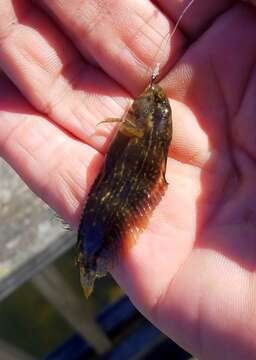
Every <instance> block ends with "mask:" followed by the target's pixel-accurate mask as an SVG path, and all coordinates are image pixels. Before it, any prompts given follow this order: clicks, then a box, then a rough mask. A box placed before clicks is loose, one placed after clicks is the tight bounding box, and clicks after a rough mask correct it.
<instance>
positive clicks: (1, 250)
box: [0, 158, 75, 300]
mask: <svg viewBox="0 0 256 360" xmlns="http://www.w3.org/2000/svg"><path fill="white" fill-rule="evenodd" d="M74 243H75V236H74V233H72V232H70V231H67V230H65V229H64V227H63V225H61V224H60V222H58V221H57V220H56V219H55V220H54V215H53V212H51V211H50V210H49V208H48V207H47V206H46V205H45V204H44V203H43V202H42V201H41V200H40V199H39V198H37V197H36V196H35V195H34V194H33V193H32V192H31V191H30V190H29V189H28V188H27V186H26V185H25V184H24V183H23V181H22V180H21V179H20V178H19V177H18V175H17V174H16V173H15V172H14V171H13V170H12V169H11V168H10V167H9V166H8V165H7V164H6V163H5V162H4V161H3V160H2V159H1V158H0V300H1V299H3V298H4V297H6V296H7V295H9V294H10V293H11V292H12V291H13V290H15V289H16V288H17V287H18V286H20V285H21V284H22V283H23V282H25V281H26V280H28V279H30V278H31V277H32V276H33V275H34V274H35V273H37V272H38V271H40V270H42V269H43V268H44V267H45V266H46V265H47V264H49V263H51V262H52V261H53V260H54V259H55V258H57V257H58V256H60V255H61V254H62V253H64V252H65V251H66V250H67V249H69V248H70V247H72V246H73V245H74Z"/></svg>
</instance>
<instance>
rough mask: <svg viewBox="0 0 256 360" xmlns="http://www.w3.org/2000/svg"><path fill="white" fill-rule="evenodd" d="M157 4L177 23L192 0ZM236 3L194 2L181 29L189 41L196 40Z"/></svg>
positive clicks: (164, 0)
mask: <svg viewBox="0 0 256 360" xmlns="http://www.w3.org/2000/svg"><path fill="white" fill-rule="evenodd" d="M155 2H156V3H157V4H158V6H159V7H160V8H161V9H162V10H163V11H164V12H165V13H166V14H168V16H170V18H171V19H172V20H173V21H175V22H176V21H177V20H178V18H179V16H180V15H181V13H182V11H183V10H184V9H185V7H186V6H187V5H188V4H189V3H190V2H191V0H182V1H180V0H174V1H169V0H155ZM235 2H237V1H236V0H216V1H211V0H207V1H205V0H194V2H193V3H192V5H191V6H190V7H189V9H188V10H187V11H186V13H185V14H184V16H183V17H182V20H181V22H180V26H179V27H180V29H182V32H183V33H184V35H185V36H186V37H187V38H188V39H196V38H197V37H198V36H200V35H201V34H202V32H203V31H205V30H206V29H207V27H208V26H209V25H210V24H211V23H212V21H213V20H214V19H215V18H216V17H217V16H218V15H220V14H222V13H223V12H224V11H226V10H227V9H228V8H230V7H231V6H232V5H233V4H234V3H235Z"/></svg>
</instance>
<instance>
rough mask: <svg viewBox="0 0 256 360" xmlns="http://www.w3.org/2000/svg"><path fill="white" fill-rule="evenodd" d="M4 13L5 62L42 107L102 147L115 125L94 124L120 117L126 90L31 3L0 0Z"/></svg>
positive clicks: (1, 56) (1, 42) (0, 22)
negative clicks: (83, 56)
mask: <svg viewBox="0 0 256 360" xmlns="http://www.w3.org/2000/svg"><path fill="white" fill-rule="evenodd" d="M2 10H3V11H4V12H3V11H2ZM0 14H1V15H0V67H2V69H3V70H4V71H5V72H6V73H7V74H8V76H9V77H10V78H11V79H12V80H13V82H14V83H15V84H16V85H17V86H18V87H19V89H20V90H21V92H22V93H23V94H24V95H25V97H26V98H27V99H28V100H29V101H30V102H31V104H32V105H33V106H34V107H35V108H36V109H37V110H38V111H40V112H43V113H45V114H46V115H47V116H49V117H51V119H53V120H54V121H55V122H56V123H57V124H58V125H60V126H62V127H64V128H66V129H68V131H71V132H72V133H73V134H74V135H75V136H76V137H78V138H80V139H81V140H83V141H85V142H87V143H88V144H90V145H92V146H93V147H95V148H96V149H98V150H102V147H103V146H104V144H105V141H106V136H107V134H108V133H109V128H110V126H102V127H100V128H99V129H95V124H96V123H98V122H100V121H101V120H103V119H104V118H105V117H119V116H121V114H122V111H123V107H124V106H125V104H126V101H127V100H126V99H125V97H127V94H126V93H125V92H124V91H123V90H122V89H121V88H120V87H119V86H118V85H117V84H115V82H114V81H111V80H110V79H109V78H108V77H107V76H106V75H105V74H103V72H102V71H100V70H99V69H96V68H94V67H92V66H90V65H87V64H85V63H84V62H83V61H82V59H81V57H80V55H79V53H78V51H77V50H76V49H75V48H74V47H73V46H72V44H71V43H70V41H69V40H68V39H67V38H66V37H65V36H64V35H63V34H62V33H61V32H60V31H59V30H58V29H57V28H56V26H55V25H54V23H53V22H52V21H51V20H50V19H49V18H48V17H47V16H46V15H45V14H44V13H43V12H42V11H41V10H39V9H38V8H37V7H36V6H35V5H33V4H31V2H27V1H22V0H21V1H19V2H12V1H10V0H1V1H0Z"/></svg>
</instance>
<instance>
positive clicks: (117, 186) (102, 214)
mask: <svg viewBox="0 0 256 360" xmlns="http://www.w3.org/2000/svg"><path fill="white" fill-rule="evenodd" d="M171 138H172V119H171V107H170V104H169V100H168V98H167V96H166V95H165V92H164V90H163V89H162V88H161V87H160V86H159V85H157V84H153V83H151V84H150V85H149V86H148V87H147V88H146V89H145V90H144V92H143V93H142V94H141V95H140V96H139V97H138V98H137V99H136V100H135V101H134V102H133V104H132V106H131V108H130V109H129V111H128V113H127V114H126V116H125V118H124V120H123V121H122V123H121V125H120V128H119V130H118V132H117V134H116V135H115V137H114V139H113V141H112V143H111V145H110V148H109V150H108V153H107V155H106V158H105V161H104V164H103V166H102V169H101V171H100V173H99V174H98V176H97V178H96V180H95V182H94V184H93V186H92V188H91V190H90V192H89V194H88V197H87V201H86V205H85V208H84V211H83V215H82V217H81V222H80V225H79V230H78V242H77V246H78V252H79V254H78V257H77V262H78V264H79V266H80V274H81V282H82V286H83V288H84V291H85V294H86V296H89V295H90V293H91V291H92V289H93V285H94V280H95V278H96V277H101V276H104V275H106V273H107V272H108V271H110V270H111V269H112V268H113V267H114V265H115V264H116V263H117V262H118V261H119V260H120V257H121V256H122V255H123V254H124V253H125V251H126V250H127V249H128V248H129V246H131V244H132V242H133V239H134V238H135V237H136V233H138V231H139V230H140V229H142V228H143V227H144V226H145V224H146V221H147V217H148V215H149V214H150V213H151V211H152V210H153V209H154V208H155V206H156V205H157V204H158V202H159V201H160V199H161V197H162V195H163V194H164V191H165V189H166V187H167V182H166V180H165V170H166V161H167V156H168V149H169V145H170V142H171Z"/></svg>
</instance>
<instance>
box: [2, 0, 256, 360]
mask: <svg viewBox="0 0 256 360" xmlns="http://www.w3.org/2000/svg"><path fill="white" fill-rule="evenodd" d="M39 2H40V1H39ZM6 3H8V4H9V5H8V6H9V7H10V6H11V5H10V3H9V1H7V0H6ZM45 3H48V4H52V5H50V6H51V8H52V9H51V11H53V12H55V14H61V15H59V16H61V17H63V19H64V21H63V26H64V28H65V29H66V31H67V32H68V31H71V30H70V29H71V28H70V24H71V18H72V16H71V18H70V9H68V7H69V5H68V4H70V3H69V2H68V1H66V2H65V1H64V2H63V4H64V5H63V6H62V7H60V8H58V5H56V4H57V2H56V4H55V1H45ZM95 3H97V2H95ZM117 3H118V2H117ZM161 3H162V5H163V6H166V7H167V12H168V7H170V8H171V6H169V5H168V2H165V1H164V0H162V1H161ZM205 3H207V2H205ZM224 3H225V2H223V1H222V4H224ZM20 4H21V5H19V9H15V10H17V14H20V17H18V21H20V22H21V23H22V24H23V26H27V27H28V28H30V29H33V28H34V27H37V31H38V32H37V34H36V35H35V34H34V35H33V36H35V38H33V39H34V40H33V39H32V37H31V39H30V40H31V44H30V43H29V41H28V42H27V43H28V45H26V46H25V48H26V51H27V54H28V53H29V54H30V55H31V57H32V58H33V56H34V59H33V60H32V62H31V63H30V62H29V61H27V62H26V59H31V58H29V57H27V58H26V57H25V56H24V57H23V58H21V59H20V61H19V62H17V63H15V61H13V59H15V56H17V54H15V52H14V51H12V50H10V49H11V46H10V45H12V46H14V45H13V43H14V44H16V45H15V46H17V44H19V42H18V41H16V43H15V42H13V43H12V41H13V38H15V31H13V32H12V33H11V34H10V35H9V34H7V35H6V33H7V30H6V28H7V26H6V28H5V21H4V19H3V21H2V23H1V25H0V31H3V34H4V35H5V36H3V37H2V39H3V40H2V42H3V45H2V49H1V50H0V64H2V67H3V69H4V70H5V71H7V73H8V74H9V75H10V77H11V78H12V79H13V81H14V82H15V83H16V84H17V85H18V87H19V88H20V89H21V91H22V92H23V94H24V95H25V96H26V97H27V98H28V99H29V101H30V103H32V105H33V108H32V106H31V105H29V104H28V103H26V101H25V100H24V98H22V96H21V95H20V94H19V93H18V92H17V91H16V90H15V88H14V87H13V86H12V85H11V84H10V82H9V81H8V80H6V79H5V78H4V77H2V79H1V83H0V87H1V88H2V89H5V91H4V92H3V93H2V94H1V96H0V106H1V107H0V111H1V112H0V120H1V121H0V149H1V153H2V155H3V157H5V158H6V159H7V161H9V162H10V164H11V165H12V166H13V167H14V168H15V169H16V170H17V171H18V172H19V173H20V174H21V175H22V177H23V178H24V180H25V181H26V182H27V183H28V184H29V185H30V187H31V188H32V189H33V190H34V191H35V192H36V193H38V194H39V195H40V196H41V197H42V198H43V199H45V201H47V202H48V203H49V204H50V205H51V206H52V207H54V208H55V209H56V210H57V211H58V212H59V213H60V214H61V215H62V216H63V217H64V218H65V219H66V220H67V221H69V222H70V223H71V224H77V222H78V219H79V214H80V212H81V205H82V202H83V199H84V196H85V191H87V190H88V188H89V187H90V185H91V183H92V181H93V179H94V177H95V175H96V173H97V171H98V168H99V166H100V164H101V161H102V155H101V154H100V153H104V151H105V150H104V149H105V142H106V141H105V140H106V138H107V134H108V131H109V130H108V129H107V128H104V127H103V128H98V129H97V130H95V125H96V124H97V123H98V122H99V121H101V120H102V119H103V118H104V117H108V116H117V115H118V116H120V115H121V113H122V111H123V108H124V107H125V103H126V98H127V97H128V95H127V93H125V91H124V90H122V88H120V86H119V85H117V83H116V82H115V81H114V80H111V76H113V77H114V79H115V80H116V81H117V82H119V83H120V84H121V85H123V87H124V88H126V89H127V90H128V91H129V92H131V93H138V90H139V89H142V88H143V86H144V85H145V84H146V81H147V79H148V74H147V73H146V72H145V71H144V70H145V66H143V62H144V61H147V62H148V63H151V64H153V62H154V61H155V58H154V57H153V56H152V58H151V59H148V58H147V56H146V55H145V54H144V53H143V51H142V50H141V44H140V42H139V40H138V39H137V40H136V41H137V42H136V41H134V43H133V44H131V43H130V44H129V38H128V44H129V45H130V50H129V51H127V49H129V47H128V48H123V49H122V51H119V52H118V53H117V54H116V53H115V51H114V50H115V47H114V45H112V43H110V46H109V48H110V50H109V49H108V47H107V46H106V45H104V44H106V41H107V40H108V36H110V35H111V36H112V34H110V33H111V31H110V30H109V28H108V27H106V28H107V29H108V31H106V32H105V33H102V38H101V37H99V38H97V34H98V32H100V30H101V29H100V25H99V26H98V27H99V29H98V30H97V28H96V30H95V28H94V27H93V26H92V28H90V27H89V31H88V28H87V33H86V32H85V30H84V32H82V31H80V32H79V31H77V29H80V30H83V26H84V29H86V21H85V25H81V24H80V25H79V17H78V18H77V20H74V21H75V23H76V22H77V23H76V25H77V27H75V26H74V28H75V30H74V29H73V28H72V31H71V33H72V36H73V37H74V38H75V43H76V45H77V46H78V47H79V48H80V51H81V52H82V54H83V55H84V57H85V59H86V60H87V61H88V62H90V61H94V60H93V59H94V58H96V60H97V61H98V62H99V63H100V65H101V66H102V67H103V68H104V70H105V71H106V72H108V73H109V77H108V76H107V75H104V74H103V73H102V72H101V71H100V70H99V69H98V68H92V67H91V65H89V64H87V65H84V62H83V61H82V60H81V58H80V57H79V55H78V52H77V51H76V50H75V48H74V47H73V46H72V44H71V43H70V40H68V39H67V38H66V37H65V36H63V35H61V33H60V32H59V31H58V29H55V25H54V23H53V22H52V21H51V20H49V18H46V16H45V15H44V14H43V13H42V12H41V10H39V9H36V10H35V11H34V13H33V15H31V16H30V17H29V16H27V17H26V15H24V14H26V13H27V11H28V9H29V10H30V7H32V5H22V2H20ZM24 4H25V3H24ZM8 6H7V7H8ZM25 6H26V7H27V8H26V9H25ZM73 6H74V2H73ZM147 6H148V7H147ZM147 6H146V5H144V7H145V9H144V8H143V10H145V12H144V13H143V15H144V16H145V19H144V22H145V24H144V25H145V31H147V30H148V31H149V27H148V25H146V20H147V21H148V18H149V19H151V20H152V16H151V17H149V15H150V14H151V15H152V12H153V10H152V8H151V7H152V6H151V5H147ZM203 6H204V5H202V9H203ZM218 6H219V7H220V9H219V12H221V11H223V10H224V9H221V5H218ZM218 6H217V8H218ZM223 6H224V5H223ZM225 6H226V8H227V4H226V5H225ZM225 6H224V7H225ZM121 7H122V6H120V8H121ZM142 7H143V6H142ZM177 7H178V5H177V4H176V8H175V6H174V9H172V10H173V11H174V12H175V9H176V11H178V10H177ZM146 9H147V11H146ZM101 10H102V9H101ZM137 10H138V9H137ZM140 10H141V9H140ZM169 10H170V9H169ZM196 10H197V11H198V8H197V9H196ZM65 11H66V13H65ZM120 11H121V10H120ZM58 12H59V13H58ZM210 12H211V11H210V10H209V11H208V12H207V10H205V12H204V11H203V15H202V19H201V20H200V21H198V27H197V26H196V24H195V23H194V21H193V19H192V17H191V18H189V17H188V20H187V23H184V24H183V26H184V29H185V30H186V31H187V35H191V37H192V38H193V37H194V38H197V40H196V41H195V42H194V45H193V46H192V47H190V48H189V49H188V50H187V51H186V52H185V53H184V54H183V56H182V57H180V55H181V52H182V50H181V49H182V48H183V47H184V45H185V40H184V38H183V37H182V36H181V35H179V36H178V39H177V41H176V45H175V46H174V49H173V51H172V52H171V56H170V62H169V65H171V64H170V63H171V62H172V60H174V59H176V58H177V57H180V60H179V62H178V63H177V64H176V66H175V70H174V71H172V72H170V73H169V74H167V75H166V76H165V78H164V79H163V86H164V87H165V89H167V92H168V94H169V95H170V97H172V98H175V99H176V101H174V100H173V101H172V105H173V113H174V115H173V118H174V139H173V144H172V148H171V152H170V158H169V160H168V168H167V179H168V181H169V183H170V185H169V188H168V191H167V193H166V196H165V197H164V199H163V200H162V201H161V203H160V205H159V206H158V208H157V209H156V210H155V212H154V214H153V216H152V218H151V219H150V223H149V226H148V228H147V229H146V231H145V232H144V233H143V234H142V235H141V236H140V238H139V241H138V242H137V244H136V245H135V246H134V247H133V248H132V249H131V251H130V253H129V255H128V256H127V258H126V259H125V260H124V261H123V263H122V264H120V266H119V267H118V268H117V269H115V271H114V276H115V277H116V278H117V280H118V282H119V283H120V284H121V285H122V286H123V287H124V288H125V290H126V291H127V293H128V294H129V296H130V297H131V298H132V300H133V301H134V303H135V304H136V305H137V306H138V308H140V309H141V311H142V312H143V313H144V314H145V315H146V316H147V317H148V318H150V319H151V320H152V321H153V322H154V323H155V324H156V325H157V326H159V328H160V329H162V330H163V331H165V332H166V333H167V334H168V335H169V336H171V337H172V338H174V339H175V340H176V341H178V342H179V343H181V344H182V345H183V346H184V347H186V348H187V349H188V350H190V351H191V352H193V353H194V354H196V355H199V356H201V357H202V358H204V357H205V358H207V359H211V358H213V359H216V358H221V356H222V358H223V354H225V356H226V357H225V358H227V359H228V358H229V355H230V357H231V355H232V359H234V358H237V359H241V358H243V357H245V358H246V359H249V358H250V356H251V357H252V358H253V355H252V354H253V351H255V348H256V343H255V339H254V337H253V334H254V333H255V325H256V319H255V315H254V303H253V294H254V288H255V286H256V282H255V280H254V275H253V274H254V263H255V261H256V259H255V255H254V254H256V252H255V251H254V250H256V249H255V246H254V241H253V240H254V238H253V235H254V234H255V224H256V208H255V204H254V202H253V194H254V188H253V185H254V183H255V180H256V170H255V169H256V168H255V153H256V152H255V150H256V148H255V146H256V145H255V144H256V141H255V130H256V129H255V124H253V110H254V111H255V100H254V99H255V71H254V72H253V65H254V63H255V58H256V51H255V49H256V46H255V39H256V37H255V33H256V19H255V14H254V13H253V11H252V9H250V10H249V8H246V7H245V6H241V5H238V6H236V7H234V8H233V9H230V10H229V11H227V12H226V13H225V14H224V15H222V17H221V18H220V19H218V20H217V21H215V22H214V23H213V25H212V26H211V27H210V28H209V29H208V31H207V32H206V33H205V34H204V35H203V36H201V37H200V36H198V35H197V34H198V33H200V32H202V29H203V27H204V26H206V24H207V21H211V20H212V18H213V16H216V14H217V12H216V11H215V12H214V14H213V11H212V14H210ZM101 14H103V16H102V19H103V20H102V23H103V24H104V25H105V26H106V24H108V21H109V19H108V16H107V15H106V14H107V12H106V13H105V12H104V9H103V11H102V13H101ZM143 15H142V18H143ZM191 16H192V15H191ZM153 18H154V17H153ZM156 19H158V20H159V16H158V17H156ZM35 20H37V21H36V22H35ZM87 20H88V19H87ZM158 20H154V21H156V22H157V21H158ZM134 21H135V20H134ZM104 22H105V23H104ZM135 22H136V21H135ZM24 24H25V25H24ZM35 24H37V25H35ZM38 24H39V25H40V24H41V28H40V26H39V25H38ZM72 24H73V23H72ZM92 24H93V21H92ZM99 24H100V22H99ZM234 24H235V28H236V31H234ZM73 25H74V24H73ZM87 25H88V24H87ZM157 25H158V26H162V27H163V28H159V29H160V30H159V29H158V31H159V32H161V31H163V33H164V29H165V27H166V26H167V22H166V18H165V17H164V16H163V15H162V14H161V16H160V20H159V24H157ZM79 26H80V28H79ZM108 26H109V24H108ZM123 26H124V28H122V27H121V28H120V29H118V30H119V31H120V33H122V32H123V33H125V32H126V31H127V29H126V28H125V23H124V25H123ZM1 28H2V30H1ZM38 29H39V30H38ZM42 29H43V31H42ZM110 29H111V27H110ZM76 31H77V33H76ZM13 33H14V35H13ZM81 34H87V35H86V36H87V44H88V48H89V51H88V49H85V46H84V41H82V39H81ZM91 34H92V35H91ZM138 34H141V36H142V37H143V32H142V30H141V27H138ZM149 34H150V31H149ZM156 34H157V33H154V35H156ZM122 35H123V34H122ZM25 36H27V37H28V36H30V35H29V33H28V32H27V33H24V37H25ZM36 36H37V38H36ZM158 36H159V34H158ZM39 37H40V38H39ZM121 38H122V37H121ZM110 39H111V40H112V39H113V38H112V37H110ZM18 40H19V41H20V43H21V44H20V46H21V47H23V54H24V43H23V41H21V39H19V38H18ZM32 40H33V41H36V42H39V44H40V45H41V48H40V47H38V52H37V56H35V54H34V52H33V41H32ZM45 40H46V41H45ZM142 40H143V41H145V39H144V38H143V39H142ZM40 41H41V42H40ZM101 41H102V43H101ZM130 41H131V38H130ZM112 42H113V40H112ZM9 43H10V44H9ZM158 43H159V40H158ZM29 44H30V45H29ZM151 47H152V54H156V52H155V48H154V42H152V43H151ZM12 49H13V48H12ZM53 50H54V51H53ZM119 50H120V49H119ZM40 51H41V52H42V54H41V53H40ZM50 51H52V53H51V55H48V53H50ZM98 53H99V54H100V57H98V58H97V54H98ZM113 54H114V55H115V56H114V55H113ZM133 54H135V55H136V61H134V59H133V58H132V56H133ZM54 56H55V58H54ZM52 58H53V60H52ZM138 59H139V60H140V61H137V60H138ZM166 59H167V55H166V54H165V53H163V54H162V61H163V62H165V61H166ZM51 61H52V62H51ZM115 61H116V64H115ZM38 63H39V64H40V66H38ZM112 63H114V66H113V64H112ZM70 64H71V65H70ZM152 66H153V65H152ZM152 66H151V67H152ZM167 67H168V64H167ZM26 69H30V72H26V71H25V70H26ZM124 70H125V71H129V76H127V77H126V76H125V72H124ZM253 107H254V108H253ZM42 112H47V114H48V116H47V117H46V116H44V115H42ZM253 125H254V128H253ZM254 237H255V235H254ZM251 334H252V335H251ZM220 354H222V355H220Z"/></svg>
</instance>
